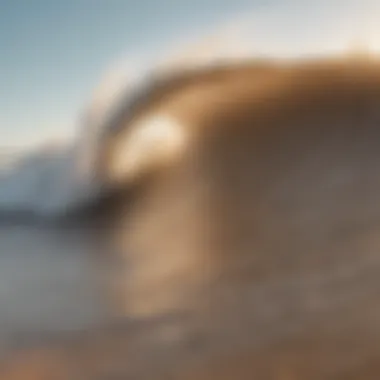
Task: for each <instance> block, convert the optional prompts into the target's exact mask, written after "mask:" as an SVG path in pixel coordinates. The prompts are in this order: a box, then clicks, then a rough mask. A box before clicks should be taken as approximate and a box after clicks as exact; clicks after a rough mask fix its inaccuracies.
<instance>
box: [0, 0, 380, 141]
mask: <svg viewBox="0 0 380 380" xmlns="http://www.w3.org/2000/svg"><path fill="white" fill-rule="evenodd" d="M374 1H375V2H376V0H319V1H317V0H315V1H310V0H304V1H301V0H65V1H63V0H62V1H61V0H0V147H2V146H13V145H24V144H28V145H29V144H33V143H35V142H36V141H41V140H43V138H44V137H45V136H46V137H49V136H55V135H58V136H59V135H65V134H66V132H67V131H71V130H72V128H73V126H74V122H75V118H76V115H77V114H78V111H79V110H81V109H82V107H83V106H84V104H85V103H86V100H87V99H88V97H89V95H90V93H91V90H92V89H93V88H94V86H95V85H96V83H97V81H98V80H99V77H100V75H101V74H102V72H103V70H104V69H106V68H107V67H108V66H109V65H110V63H112V62H113V61H115V59H118V58H119V57H121V56H125V55H126V54H128V53H129V52H130V53H131V55H133V54H134V53H135V52H144V51H153V50H159V49H160V48H161V47H165V46H167V45H168V44H169V45H170V43H171V42H174V41H176V40H178V38H179V37H180V36H184V35H185V36H186V35H187V36H191V35H193V34H199V33H201V32H202V30H206V31H207V30H208V28H209V26H210V25H213V24H217V23H220V22H223V21H225V20H228V19H229V18H230V17H233V15H234V14H238V15H241V14H244V13H245V12H249V11H255V10H257V11H258V14H259V15H258V17H257V18H256V20H255V21H254V23H255V25H257V26H260V24H261V26H264V28H261V29H262V30H266V29H265V26H266V24H268V22H267V19H266V18H265V15H262V14H260V12H261V11H263V10H265V9H267V8H268V7H270V6H271V5H273V4H276V7H277V8H278V7H279V10H278V12H277V14H276V16H275V17H273V14H272V15H270V17H269V18H270V19H271V23H269V24H271V26H270V27H269V26H268V28H270V30H272V31H273V36H275V39H273V41H274V42H273V44H272V45H273V46H274V47H275V49H277V50H281V49H284V48H288V47H289V46H290V43H289V41H293V45H294V47H295V48H296V49H302V48H303V46H307V45H308V44H309V42H311V43H313V41H314V43H317V42H318V41H319V42H320V41H321V35H322V34H323V33H326V35H327V36H328V38H327V39H326V38H325V40H323V44H328V43H329V42H331V41H332V39H331V38H330V35H331V30H335V31H336V30H338V29H339V28H338V27H337V25H338V23H337V22H336V16H331V17H330V18H328V17H327V19H329V25H327V23H326V22H325V21H323V22H321V20H326V15H328V14H331V15H332V14H333V13H332V11H331V10H332V9H333V8H334V9H335V10H337V11H338V13H335V14H342V10H346V9H348V5H349V4H350V5H352V4H354V5H355V4H356V5H355V7H353V8H352V7H351V8H352V11H350V12H351V13H350V15H349V13H347V14H346V17H345V19H346V23H345V24H344V25H345V26H344V27H342V28H341V29H342V30H344V29H345V30H348V29H350V28H352V27H353V26H355V25H354V23H353V22H352V21H351V18H352V17H351V16H353V15H355V14H357V11H358V10H360V9H361V8H363V5H362V4H364V3H366V4H367V5H368V4H374ZM284 4H285V5H286V6H284ZM297 4H298V5H297ZM300 4H303V5H302V6H300ZM315 4H325V5H324V6H320V9H321V10H322V11H321V12H319V15H318V16H317V13H316V12H315V11H314V10H313V9H311V8H312V6H314V5H315ZM301 8H302V9H301ZM289 9H291V12H293V13H291V12H289ZM369 9H371V7H369ZM287 13H289V15H290V16H289V17H288V18H286V17H284V15H285V16H286V14H287ZM370 13H371V12H370ZM347 15H348V16H347ZM269 24H268V25H269ZM342 25H343V24H342ZM321 26H322V28H321ZM268 28H267V29H268ZM259 29H260V28H259ZM268 30H269V29H268ZM264 34H265V37H266V38H265V39H264V38H262V36H260V38H261V41H262V44H263V46H265V45H266V44H268V42H267V41H268V39H269V40H270V38H271V36H269V34H270V33H269V32H265V33H264ZM337 35H338V37H339V33H338V34H337ZM273 36H272V37H273ZM258 40H259V39H258ZM302 44H304V45H302ZM326 46H327V45H326Z"/></svg>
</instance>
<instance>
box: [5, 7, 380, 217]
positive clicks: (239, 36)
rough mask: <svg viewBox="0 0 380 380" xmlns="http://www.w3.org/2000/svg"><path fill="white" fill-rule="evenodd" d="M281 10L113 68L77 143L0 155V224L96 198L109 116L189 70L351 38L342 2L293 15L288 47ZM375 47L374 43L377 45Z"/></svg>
mask: <svg viewBox="0 0 380 380" xmlns="http://www.w3.org/2000/svg"><path fill="white" fill-rule="evenodd" d="M353 4H354V3H353ZM280 8H281V7H280ZM280 8H278V7H277V8H273V9H272V8H269V9H266V10H264V11H263V10H261V11H259V12H253V13H252V14H244V15H243V16H242V17H235V18H234V19H233V20H232V22H228V23H226V24H224V25H223V26H222V27H221V28H220V27H219V28H216V31H215V32H213V33H211V34H210V35H209V36H208V37H207V36H206V37H205V38H203V39H202V40H201V42H195V43H194V44H190V43H189V44H187V45H186V47H185V49H182V51H179V50H178V49H173V50H172V52H170V51H169V52H168V53H167V54H160V55H159V56H156V57H152V56H149V57H145V59H140V60H139V59H137V60H135V64H134V65H133V64H131V62H132V60H131V59H130V57H129V58H127V59H124V60H122V61H120V62H118V63H117V65H113V66H112V67H111V68H110V69H109V70H107V71H106V73H105V75H104V76H103V78H102V80H101V81H100V84H99V86H98V87H97V88H96V89H95V91H94V92H93V94H92V96H91V98H90V101H89V102H88V105H87V107H86V108H85V111H84V113H83V114H82V115H81V116H82V117H81V118H80V120H79V123H78V124H79V125H78V134H77V137H76V139H74V140H73V141H71V142H70V143H66V144H63V145H62V146H58V147H57V146H49V145H46V146H42V147H41V148H36V149H35V151H34V152H32V153H28V154H24V156H22V157H20V158H18V159H14V160H11V162H10V163H9V164H8V165H6V167H5V162H6V161H8V160H7V156H8V157H10V156H11V154H8V155H4V157H3V156H2V158H1V162H2V163H3V170H1V171H0V220H2V219H5V220H10V219H11V216H20V217H21V218H24V219H25V218H30V217H32V218H40V219H51V218H59V217H60V216H62V215H65V214H67V212H68V211H69V210H76V209H80V207H82V206H83V205H85V204H88V203H91V202H93V201H94V200H95V201H96V199H98V198H99V197H100V196H101V193H102V186H103V184H102V183H100V181H99V180H98V179H97V178H96V176H95V175H94V173H96V171H97V168H96V165H97V162H98V159H99V152H100V151H101V149H102V148H103V145H104V144H105V141H106V137H107V136H109V135H112V133H114V129H115V128H117V127H118V125H117V123H115V117H117V114H118V113H120V112H121V111H122V112H123V114H124V115H125V114H126V113H127V112H128V111H129V110H130V112H133V109H134V107H135V106H136V104H143V103H144V101H146V100H147V99H149V96H150V95H151V94H152V93H154V91H155V89H156V88H157V87H158V86H161V85H162V84H163V83H166V82H170V81H173V80H174V81H175V80H176V79H178V77H181V76H184V75H186V74H187V73H189V72H194V71H195V72H197V71H202V70H205V69H210V68H214V67H216V66H218V65H226V64H227V65H232V64H234V63H236V62H239V63H240V62H242V61H244V60H248V59H252V58H258V57H269V56H270V57H277V58H281V57H287V58H288V57H299V56H305V55H307V54H309V53H328V54H331V52H341V51H342V50H343V51H344V50H345V49H347V47H348V46H349V44H350V43H351V42H352V41H356V40H357V39H356V40H355V38H354V37H355V36H353V35H352V34H351V32H352V28H351V29H350V28H349V27H347V25H348V24H347V22H348V21H349V24H350V25H351V26H352V25H353V18H352V17H353V15H355V14H356V13H355V12H356V10H355V7H354V6H351V7H348V6H347V3H344V4H343V3H342V7H340V8H339V7H336V9H335V13H334V11H333V9H332V8H331V7H330V8H328V12H327V13H326V9H324V8H323V7H320V12H319V16H318V14H317V13H315V9H313V10H310V12H311V13H313V20H314V21H315V20H316V19H317V20H318V22H316V23H315V25H310V23H309V22H308V18H307V17H306V16H307V15H303V17H299V18H298V19H297V22H299V25H298V26H297V28H298V31H297V30H293V34H292V35H289V36H288V37H287V38H288V39H287V40H286V41H284V36H283V34H282V33H280V32H279V29H281V26H282V27H284V28H285V27H286V25H287V23H289V22H290V21H293V23H294V18H295V13H294V12H301V10H302V9H301V8H302V5H298V6H297V10H293V12H291V11H290V12H289V11H288V12H287V13H286V12H283V9H282V8H281V9H280ZM324 10H325V12H323V11H324ZM350 10H351V11H350ZM348 16H349V17H348ZM356 20H357V18H356ZM357 25H359V24H357ZM321 26H323V28H321ZM303 27H304V28H305V31H306V30H309V31H308V32H307V33H306V32H305V33H303V35H305V34H307V36H306V38H305V39H304V38H303V35H300V34H299V32H300V30H299V28H303ZM307 27H308V28H309V29H307ZM310 28H312V33H311V32H310ZM288 29H289V28H288ZM333 37H335V38H333ZM359 37H362V36H359ZM367 40H368V39H367ZM371 41H372V40H371ZM371 41H370V42H371ZM372 42H373V41H372ZM378 42H379V44H380V40H379V41H378ZM182 45H183V44H182V43H181V44H179V46H182ZM285 47H287V48H285ZM368 47H370V46H368ZM354 48H355V46H354ZM115 115H116V116H115Z"/></svg>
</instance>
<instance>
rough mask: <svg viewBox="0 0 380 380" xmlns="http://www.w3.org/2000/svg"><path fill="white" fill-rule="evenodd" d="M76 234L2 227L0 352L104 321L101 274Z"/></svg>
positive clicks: (82, 236) (84, 238) (84, 236)
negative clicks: (58, 332) (30, 339)
mask: <svg viewBox="0 0 380 380" xmlns="http://www.w3.org/2000/svg"><path fill="white" fill-rule="evenodd" d="M92 248H93V247H92V246H91V238H90V237H89V236H88V234H86V233H83V232H80V231H77V230H76V231H72V230H71V231H69V230H67V229H66V230H63V229H47V228H34V227H25V226H1V227H0V348H2V349H4V348H6V347H7V346H9V345H11V344H17V342H18V341H22V340H24V339H28V337H31V336H34V337H36V336H38V335H43V334H46V333H49V332H55V331H62V330H75V329H82V328H85V327H87V326H90V325H93V324H97V323H102V322H104V321H105V319H106V318H107V317H108V314H109V312H108V311H107V307H106V305H107V302H106V300H105V292H103V291H102V288H101V284H100V278H101V276H100V274H101V272H102V268H101V266H100V265H99V260H97V258H96V257H95V255H94V252H93V249H92Z"/></svg>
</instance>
